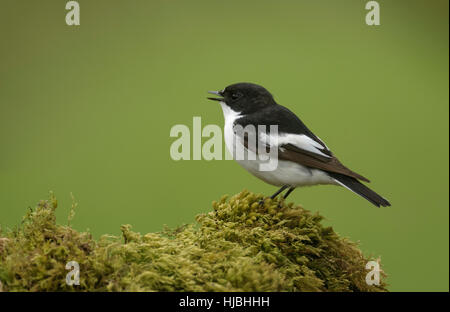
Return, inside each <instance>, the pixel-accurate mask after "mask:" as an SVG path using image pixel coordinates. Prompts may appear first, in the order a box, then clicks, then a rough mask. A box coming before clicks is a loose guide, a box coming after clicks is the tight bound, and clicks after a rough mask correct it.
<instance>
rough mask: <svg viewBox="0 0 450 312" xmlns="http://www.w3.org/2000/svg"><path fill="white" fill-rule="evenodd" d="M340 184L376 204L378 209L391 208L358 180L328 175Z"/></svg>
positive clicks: (385, 200)
mask: <svg viewBox="0 0 450 312" xmlns="http://www.w3.org/2000/svg"><path fill="white" fill-rule="evenodd" d="M328 174H329V175H330V176H331V177H332V178H333V179H334V180H335V181H336V182H337V183H338V184H340V185H342V186H343V187H345V188H347V189H349V190H350V191H352V192H354V193H356V194H358V195H359V196H362V197H364V198H365V199H367V200H368V201H370V202H371V203H372V204H374V205H375V206H377V207H386V206H390V205H391V203H390V202H389V201H388V200H387V199H385V198H383V197H381V196H380V195H378V194H377V193H375V192H374V191H372V190H371V189H370V188H368V187H367V186H365V185H364V184H362V183H361V182H359V181H358V180H357V179H355V178H352V177H349V176H346V175H343V174H339V173H332V172H329V173H328Z"/></svg>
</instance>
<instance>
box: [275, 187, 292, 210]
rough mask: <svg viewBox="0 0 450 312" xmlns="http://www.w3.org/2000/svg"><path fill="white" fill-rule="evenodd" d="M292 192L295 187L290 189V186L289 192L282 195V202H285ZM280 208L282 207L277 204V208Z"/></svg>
mask: <svg viewBox="0 0 450 312" xmlns="http://www.w3.org/2000/svg"><path fill="white" fill-rule="evenodd" d="M293 190H295V187H292V186H291V187H289V190H288V191H287V192H286V193H284V196H283V202H284V201H285V200H286V198H287V197H288V196H289V194H291V193H292V191H293ZM281 207H282V205H281V203H278V208H281Z"/></svg>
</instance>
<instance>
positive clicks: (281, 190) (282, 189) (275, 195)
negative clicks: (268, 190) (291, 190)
mask: <svg viewBox="0 0 450 312" xmlns="http://www.w3.org/2000/svg"><path fill="white" fill-rule="evenodd" d="M288 187H289V185H283V186H282V187H281V188H280V189H279V190H278V191H276V192H275V194H273V195H272V196H270V199H274V198H275V197H277V195H278V194H280V193H281V192H283V191H284V190H285V189H287V188H288Z"/></svg>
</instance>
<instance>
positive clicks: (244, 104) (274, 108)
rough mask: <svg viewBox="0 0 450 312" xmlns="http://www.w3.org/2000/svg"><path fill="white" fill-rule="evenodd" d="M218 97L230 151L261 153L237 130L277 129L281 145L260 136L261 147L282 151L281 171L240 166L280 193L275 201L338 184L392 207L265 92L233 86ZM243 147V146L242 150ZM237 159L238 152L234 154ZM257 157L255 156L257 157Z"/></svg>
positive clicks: (253, 163) (252, 161)
mask: <svg viewBox="0 0 450 312" xmlns="http://www.w3.org/2000/svg"><path fill="white" fill-rule="evenodd" d="M209 93H211V94H214V95H216V96H218V97H217V98H216V97H209V98H208V99H210V100H214V101H218V102H219V103H220V105H221V106H222V110H223V114H224V117H225V126H224V136H225V144H226V146H227V149H228V150H229V151H230V152H231V151H233V150H235V148H236V144H241V145H243V148H244V149H245V150H246V152H247V153H249V155H250V154H252V153H257V150H255V149H251V148H249V145H248V141H247V139H248V138H247V137H246V136H245V135H242V133H241V132H239V133H238V132H237V131H235V128H236V126H238V125H239V126H241V127H246V126H248V125H253V126H254V127H257V126H259V125H263V126H266V127H267V129H268V128H269V127H270V126H271V125H276V126H277V127H278V130H277V137H276V140H269V139H267V138H263V137H264V136H265V134H264V133H260V132H258V133H257V134H256V136H257V138H256V140H257V143H258V144H266V145H270V144H271V142H276V143H275V144H276V146H273V143H272V145H271V146H268V147H269V148H275V149H276V150H277V157H278V159H277V167H276V168H275V169H274V170H272V171H261V170H260V167H259V165H260V162H261V161H260V160H259V159H258V158H257V157H253V158H252V157H250V156H248V157H247V158H246V159H236V158H235V159H236V161H237V162H238V163H239V164H240V165H241V166H242V167H244V168H245V169H246V170H247V171H249V172H250V173H252V174H253V175H255V176H256V177H258V178H260V179H261V180H263V181H265V182H267V183H269V184H271V185H275V186H280V187H281V188H280V189H279V190H278V191H277V192H276V193H275V194H273V195H272V196H271V198H272V199H273V198H275V197H276V196H277V195H279V194H280V193H281V192H283V191H284V190H286V189H288V191H287V192H286V193H285V195H284V196H283V198H287V196H288V195H289V194H290V193H291V192H292V191H293V190H294V189H295V188H296V187H300V186H309V185H319V184H334V185H340V186H343V187H345V188H347V189H349V190H351V191H352V192H354V193H356V194H358V195H360V196H362V197H364V198H365V199H367V200H368V201H370V202H371V203H372V204H374V205H375V206H377V207H380V206H390V205H391V204H390V203H389V201H387V200H386V199H385V198H383V197H382V196H380V195H378V194H377V193H375V192H374V191H372V190H371V189H369V188H368V187H367V186H365V185H364V184H362V183H361V182H360V180H361V181H364V182H369V180H368V179H366V178H365V177H363V176H362V175H359V174H357V173H356V172H353V171H352V170H350V169H348V168H347V167H345V166H344V165H343V164H342V163H341V162H340V161H339V160H338V159H337V158H336V157H335V156H334V155H333V153H332V152H331V151H330V150H329V149H328V147H327V146H326V145H325V143H323V142H322V140H320V139H319V138H318V137H317V136H316V135H315V134H314V133H312V132H311V131H310V130H309V129H308V128H307V127H306V126H305V124H304V123H303V122H302V121H301V120H300V119H299V118H298V117H297V116H296V115H295V114H294V113H292V112H291V111H290V110H289V109H287V108H286V107H284V106H281V105H279V104H277V103H276V102H275V100H274V98H273V96H272V95H271V94H270V93H269V91H267V90H266V89H265V88H264V87H262V86H259V85H256V84H252V83H236V84H232V85H230V86H228V87H226V88H225V89H223V90H222V91H209ZM241 147H242V146H241ZM232 154H233V153H232ZM253 156H254V155H253Z"/></svg>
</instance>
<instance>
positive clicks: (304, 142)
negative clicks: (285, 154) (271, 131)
mask: <svg viewBox="0 0 450 312" xmlns="http://www.w3.org/2000/svg"><path fill="white" fill-rule="evenodd" d="M260 135H261V134H260ZM261 139H262V141H264V142H268V143H271V144H273V143H274V142H276V144H277V145H278V146H281V145H286V144H292V145H294V146H296V147H298V148H300V149H302V150H305V151H308V152H311V153H314V154H317V155H320V156H323V157H327V158H331V156H330V155H327V154H325V153H323V152H322V150H323V149H324V147H323V146H322V145H321V144H320V143H319V142H317V141H315V140H313V139H311V138H310V137H308V136H306V135H304V134H292V133H282V134H279V135H278V137H276V138H275V137H274V136H273V135H269V138H267V135H264V134H263V135H262V138H261ZM324 145H325V144H324ZM325 148H327V147H325Z"/></svg>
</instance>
